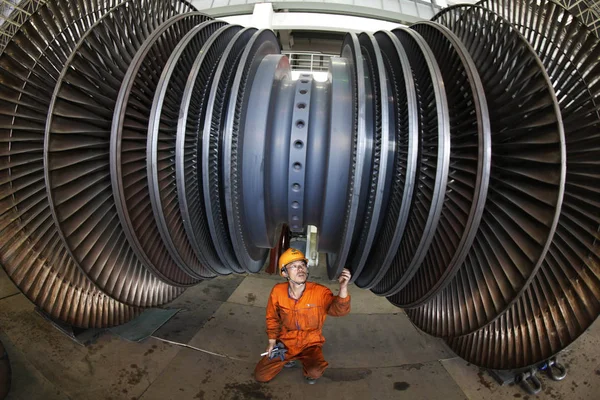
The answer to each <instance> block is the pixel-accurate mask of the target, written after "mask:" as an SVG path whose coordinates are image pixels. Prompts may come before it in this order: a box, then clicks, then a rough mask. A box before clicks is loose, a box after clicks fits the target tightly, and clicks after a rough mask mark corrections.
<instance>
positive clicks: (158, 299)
mask: <svg viewBox="0 0 600 400" xmlns="http://www.w3.org/2000/svg"><path fill="white" fill-rule="evenodd" d="M147 12H148V10H147V9H144V10H142V9H139V8H136V7H129V6H127V5H124V6H123V7H117V8H115V9H114V10H113V12H111V13H110V14H108V15H107V16H106V17H105V18H103V19H101V20H100V21H98V22H97V23H96V24H95V25H94V27H93V28H91V29H90V30H88V32H87V33H86V34H85V35H84V36H83V37H82V39H81V41H80V42H79V44H78V46H77V48H76V49H75V51H74V52H73V53H72V54H71V56H70V58H69V60H68V62H67V63H66V65H65V67H64V68H63V70H62V72H61V77H60V79H59V80H58V82H57V85H56V88H55V90H54V94H53V97H52V103H51V105H50V107H49V113H48V121H47V125H46V128H47V129H46V141H45V143H44V161H45V167H46V171H45V174H46V190H47V191H48V199H49V201H50V205H51V210H52V216H53V218H54V222H55V224H56V227H57V228H58V231H59V234H60V235H61V238H62V240H63V242H64V243H65V244H66V245H67V250H68V251H69V252H70V253H71V254H72V256H73V258H74V260H75V262H76V263H77V264H78V265H79V266H80V268H82V269H83V271H84V272H85V273H86V274H87V275H88V276H89V277H90V278H91V279H92V280H93V281H94V282H95V283H96V284H97V285H98V286H99V287H100V288H101V289H102V290H104V291H105V292H106V293H108V294H109V295H110V296H113V297H114V298H116V299H119V300H121V301H123V302H126V303H128V304H133V305H140V306H148V305H157V304H162V303H163V302H165V301H169V300H170V299H172V298H174V297H175V296H176V295H177V294H179V293H181V289H177V288H174V287H172V286H171V285H169V284H166V283H163V282H161V281H159V280H158V279H157V278H156V277H155V276H154V275H153V274H152V273H150V272H149V271H148V270H147V269H146V268H145V266H144V265H143V264H142V263H141V262H140V261H139V259H138V258H137V257H135V255H134V253H133V252H132V251H131V248H130V247H129V245H128V243H127V241H126V238H125V236H124V235H123V232H122V229H121V226H120V223H119V220H118V218H117V214H116V212H115V207H114V199H113V197H112V190H111V183H110V165H109V161H110V160H109V138H110V120H111V115H112V110H113V107H114V99H116V95H117V93H118V90H119V87H120V84H121V80H120V79H119V78H122V76H123V74H124V72H125V70H126V66H127V62H128V61H129V60H131V59H132V57H133V56H134V55H135V52H136V51H137V47H136V46H135V45H134V44H135V43H141V41H142V40H139V42H138V41H137V40H133V38H134V37H137V38H138V39H143V37H144V36H143V35H144V33H143V32H144V31H145V30H144V29H142V27H145V28H146V29H150V28H151V27H152V26H153V25H154V24H157V23H160V22H161V21H162V20H163V19H166V18H168V17H170V16H171V14H170V13H171V12H173V11H172V9H171V8H170V7H169V6H166V5H165V4H159V3H157V4H156V12H153V13H152V15H153V18H147V15H146V13H147ZM134 27H136V28H134ZM114 32H120V35H115V34H113V33H114ZM136 35H140V36H139V37H138V36H136ZM115 48H121V49H122V50H121V51H120V52H118V53H117V52H114V51H113V49H115ZM98 65H102V66H106V67H103V68H96V66H98ZM108 68H110V69H108ZM124 276H127V277H130V278H129V279H123V277H124Z"/></svg>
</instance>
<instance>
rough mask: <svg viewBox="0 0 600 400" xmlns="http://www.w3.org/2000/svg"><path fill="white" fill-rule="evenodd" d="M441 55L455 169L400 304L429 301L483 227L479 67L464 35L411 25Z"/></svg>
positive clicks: (486, 168) (485, 159)
mask: <svg viewBox="0 0 600 400" xmlns="http://www.w3.org/2000/svg"><path fill="white" fill-rule="evenodd" d="M411 29H414V30H416V31H417V32H419V33H420V34H421V35H422V36H423V37H424V38H425V40H427V43H429V47H430V48H431V49H432V51H433V53H434V54H435V57H436V58H437V60H438V63H439V65H440V68H441V70H442V76H443V78H444V88H445V90H446V95H447V96H448V103H449V107H450V108H449V111H450V114H449V116H450V126H451V128H450V148H451V150H450V171H449V175H448V189H447V191H446V195H445V198H444V207H443V209H442V214H441V217H440V222H439V224H438V227H437V231H436V233H435V236H434V239H433V242H432V244H431V247H430V248H429V251H428V252H427V255H426V256H425V259H424V260H423V262H422V263H421V265H420V267H419V269H418V271H417V273H416V274H415V276H414V277H413V279H412V280H411V281H410V282H409V283H408V284H407V285H406V286H405V287H404V288H403V289H402V290H401V291H400V292H399V293H397V294H395V295H393V296H392V297H390V298H388V300H390V301H391V302H392V303H393V304H395V305H397V306H399V307H414V306H417V305H420V304H422V303H424V302H426V301H427V300H428V299H430V298H431V297H433V296H434V295H435V294H436V293H437V292H439V291H440V290H441V289H442V288H443V287H444V285H445V284H446V283H447V282H449V280H450V278H451V277H452V274H453V273H455V272H456V270H457V268H458V267H460V265H461V264H462V263H463V261H464V259H465V257H466V256H467V253H468V251H469V249H470V247H471V244H472V243H473V240H474V239H475V234H476V233H477V229H478V227H479V223H480V221H481V217H482V214H483V209H484V206H485V200H486V197H487V189H488V185H489V179H490V165H491V161H492V160H491V156H492V146H491V144H492V143H491V134H490V122H489V113H488V108H487V101H486V98H485V93H484V90H483V85H482V83H481V79H480V78H479V73H478V72H477V68H476V67H475V64H474V63H473V60H472V59H471V56H470V55H469V54H468V52H467V50H466V48H465V47H464V46H463V45H462V43H461V42H460V40H459V39H458V38H457V37H456V36H455V35H454V34H453V33H452V32H451V31H450V30H449V29H447V28H446V27H444V26H441V25H439V24H435V23H432V22H424V23H419V24H415V25H412V26H411Z"/></svg>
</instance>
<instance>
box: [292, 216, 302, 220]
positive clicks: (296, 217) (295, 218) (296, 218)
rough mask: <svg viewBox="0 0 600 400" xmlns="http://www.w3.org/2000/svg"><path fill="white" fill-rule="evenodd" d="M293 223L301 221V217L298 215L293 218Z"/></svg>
mask: <svg viewBox="0 0 600 400" xmlns="http://www.w3.org/2000/svg"><path fill="white" fill-rule="evenodd" d="M292 221H300V217H299V216H297V215H294V216H292Z"/></svg>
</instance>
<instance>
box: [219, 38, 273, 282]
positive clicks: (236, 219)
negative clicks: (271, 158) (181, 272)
mask: <svg viewBox="0 0 600 400" xmlns="http://www.w3.org/2000/svg"><path fill="white" fill-rule="evenodd" d="M280 52H281V49H280V47H279V42H278V40H277V37H276V36H275V34H274V33H273V32H272V31H270V30H260V31H257V32H256V33H254V35H253V36H252V38H251V39H250V40H249V41H248V43H247V44H246V49H245V50H244V52H243V53H242V55H241V58H240V61H239V65H238V67H237V72H236V74H235V77H234V79H233V82H232V84H231V94H230V96H231V97H230V100H229V109H228V110H227V112H226V115H227V119H226V120H225V124H224V132H223V143H224V145H223V188H224V195H225V209H226V211H227V222H228V224H229V234H230V238H231V243H232V245H233V250H234V251H235V254H236V258H237V259H238V261H239V263H240V265H241V266H242V268H244V269H245V270H246V271H247V272H258V271H260V269H261V268H262V267H263V266H264V265H265V262H266V261H267V257H268V256H269V249H267V248H259V247H257V246H256V245H255V244H254V243H253V242H252V236H251V235H249V233H248V229H247V222H246V221H247V218H246V217H245V216H244V202H252V201H253V199H244V196H243V192H242V187H243V182H242V170H241V168H240V167H241V166H242V164H243V147H244V128H245V122H244V121H245V119H246V113H248V112H250V113H251V112H252V110H251V108H250V104H249V103H248V97H249V95H250V88H249V87H248V85H250V84H251V83H252V80H253V78H254V75H255V74H256V70H257V69H258V67H259V66H260V63H261V61H262V60H263V58H264V57H265V56H267V55H269V54H279V53H280ZM255 173H257V174H260V173H262V171H260V170H258V171H255Z"/></svg>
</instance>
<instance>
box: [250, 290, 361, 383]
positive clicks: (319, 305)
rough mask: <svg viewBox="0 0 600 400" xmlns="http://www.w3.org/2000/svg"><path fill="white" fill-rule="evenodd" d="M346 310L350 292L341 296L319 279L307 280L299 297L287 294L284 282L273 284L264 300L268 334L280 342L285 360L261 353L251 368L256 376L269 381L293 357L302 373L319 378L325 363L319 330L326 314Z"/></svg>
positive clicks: (339, 312) (334, 313)
mask: <svg viewBox="0 0 600 400" xmlns="http://www.w3.org/2000/svg"><path fill="white" fill-rule="evenodd" d="M349 312H350V295H348V296H347V297H346V298H344V299H342V298H340V297H338V296H334V295H333V293H331V290H329V289H328V288H326V287H325V286H323V285H319V284H318V283H314V282H306V288H305V289H304V292H303V293H302V296H301V297H300V298H299V299H298V300H295V299H293V298H291V297H290V295H289V293H288V283H287V282H286V283H279V284H277V285H275V287H274V288H273V290H271V295H270V296H269V303H268V304H267V336H268V337H269V339H277V340H278V341H280V342H282V343H283V344H284V345H285V347H286V348H287V353H286V355H285V360H284V361H282V360H281V359H280V358H278V357H277V358H274V359H273V360H269V357H268V356H264V357H263V358H262V359H261V360H260V361H259V363H258V364H257V365H256V369H255V370H254V376H255V378H256V380H257V381H259V382H268V381H270V380H271V379H273V378H274V377H275V376H276V375H277V374H278V373H279V372H280V371H281V370H282V369H283V366H284V364H285V363H287V362H289V361H293V360H300V361H301V362H302V365H303V367H304V376H307V377H310V378H313V379H316V378H319V377H320V376H321V375H323V371H325V368H327V365H328V363H327V361H325V359H324V358H323V352H322V351H321V347H322V346H323V343H325V338H324V337H323V335H322V333H321V331H322V329H323V323H324V322H325V318H326V317H327V315H331V316H334V317H342V316H344V315H346V314H348V313H349Z"/></svg>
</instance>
